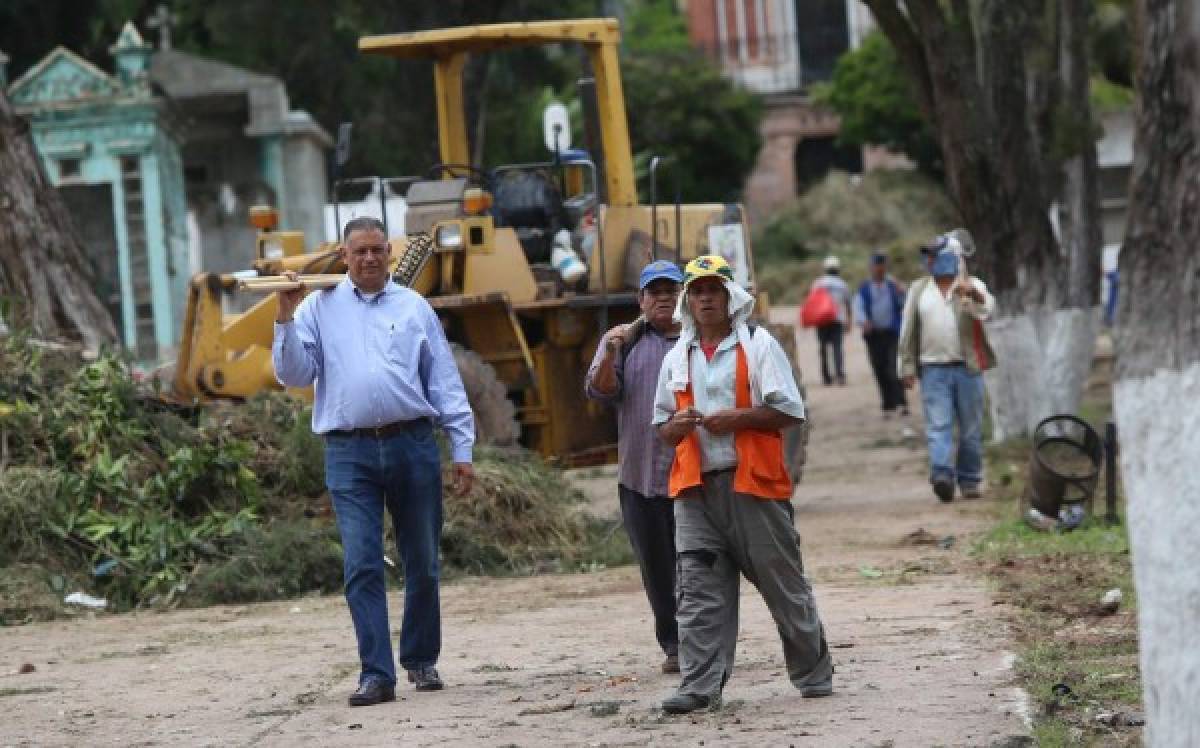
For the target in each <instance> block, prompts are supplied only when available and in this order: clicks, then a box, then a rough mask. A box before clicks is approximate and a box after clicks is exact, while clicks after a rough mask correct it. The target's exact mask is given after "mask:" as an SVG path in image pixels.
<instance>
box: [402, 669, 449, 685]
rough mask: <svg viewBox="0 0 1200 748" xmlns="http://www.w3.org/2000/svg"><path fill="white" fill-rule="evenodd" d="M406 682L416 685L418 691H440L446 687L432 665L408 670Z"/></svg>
mask: <svg viewBox="0 0 1200 748" xmlns="http://www.w3.org/2000/svg"><path fill="white" fill-rule="evenodd" d="M408 682H409V683H414V684H416V686H417V690H418V691H440V690H442V689H443V688H445V687H446V684H445V683H443V682H442V676H440V675H438V671H437V668H435V667H433V666H432V665H430V666H428V667H419V668H416V669H414V670H409V671H408Z"/></svg>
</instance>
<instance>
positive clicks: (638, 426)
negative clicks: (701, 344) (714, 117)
mask: <svg viewBox="0 0 1200 748" xmlns="http://www.w3.org/2000/svg"><path fill="white" fill-rule="evenodd" d="M682 283H683V273H682V272H680V270H679V268H678V267H677V266H676V265H675V264H674V263H672V262H667V261H666V260H655V261H654V262H651V263H650V264H649V265H647V266H646V267H645V268H643V269H642V274H641V277H640V279H639V284H638V287H639V290H638V305H639V306H640V307H641V309H642V315H641V316H640V317H639V318H638V319H637V320H635V321H634V322H633V323H631V324H628V325H617V326H616V327H613V328H612V329H611V330H609V331H608V332H607V333H605V335H604V337H603V338H602V339H601V341H600V345H599V346H597V348H596V355H595V358H594V359H593V360H592V365H591V368H590V369H588V374H587V381H586V391H587V395H588V397H590V398H592V399H593V400H597V401H600V402H605V403H611V404H613V405H614V406H615V407H616V409H617V453H618V468H617V490H618V492H619V494H620V498H621V518H622V520H623V521H624V524H625V531H626V532H627V533H628V534H629V543H630V545H631V546H633V553H634V555H635V556H636V557H637V560H638V566H639V567H640V568H641V572H642V585H643V586H644V587H645V589H646V597H647V598H648V599H649V601H650V608H651V610H652V611H653V612H654V633H655V636H656V637H657V639H658V644H659V646H660V647H662V650H663V653H664V654H665V655H666V660H665V661H664V662H663V664H662V670H663V672H665V673H678V672H679V633H678V629H677V627H676V623H675V589H676V580H675V520H674V506H673V504H672V502H671V499H670V498H668V496H667V478H668V476H669V474H670V472H671V460H672V459H673V458H674V455H675V450H674V449H672V448H671V446H670V445H668V444H666V443H665V442H663V441H662V440H661V439H659V438H658V436H657V435H656V434H655V433H654V429H652V428H650V419H651V416H652V415H653V412H654V394H655V388H656V386H657V384H658V370H659V369H660V368H661V367H662V361H663V358H664V357H665V356H666V355H667V351H669V350H670V349H671V347H672V346H674V345H675V341H676V340H678V339H679V325H678V323H676V322H675V320H674V315H675V304H676V302H677V301H678V299H679V289H680V286H681V284H682Z"/></svg>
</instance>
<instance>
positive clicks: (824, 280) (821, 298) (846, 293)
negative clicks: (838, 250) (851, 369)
mask: <svg viewBox="0 0 1200 748" xmlns="http://www.w3.org/2000/svg"><path fill="white" fill-rule="evenodd" d="M824 267H825V274H824V275H822V276H821V277H819V278H817V279H816V280H814V281H813V282H812V286H811V287H810V288H809V291H808V298H807V299H806V300H805V302H804V306H803V307H802V308H801V310H800V322H801V324H802V325H803V326H804V327H815V328H817V343H818V344H819V345H820V356H821V380H822V381H823V382H825V384H826V386H828V385H831V384H833V383H834V381H835V378H836V381H837V383H838V384H845V383H846V367H845V363H844V359H843V356H842V336H843V334H844V333H845V330H846V325H848V324H849V323H850V319H851V313H850V287H849V286H847V285H846V281H844V280H842V277H841V268H842V263H841V261H840V260H838V258H837V257H835V256H834V255H829V256H828V257H826V258H825V262H824ZM830 354H832V356H833V365H832V366H830V362H829V356H830Z"/></svg>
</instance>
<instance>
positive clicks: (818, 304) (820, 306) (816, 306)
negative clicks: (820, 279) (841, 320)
mask: <svg viewBox="0 0 1200 748" xmlns="http://www.w3.org/2000/svg"><path fill="white" fill-rule="evenodd" d="M837 320H838V310H837V302H835V301H834V300H833V295H832V294H830V293H829V289H827V288H825V287H824V286H817V287H816V288H814V289H813V290H812V292H811V293H809V295H808V298H807V299H805V300H804V306H802V307H800V325H801V326H802V327H824V326H825V325H828V324H832V323H834V322H837Z"/></svg>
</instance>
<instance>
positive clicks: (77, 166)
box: [58, 158, 83, 179]
mask: <svg viewBox="0 0 1200 748" xmlns="http://www.w3.org/2000/svg"><path fill="white" fill-rule="evenodd" d="M81 176H83V166H82V164H81V163H80V161H79V159H77V158H60V159H59V160H58V178H59V179H78V178H79V177H81Z"/></svg>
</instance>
